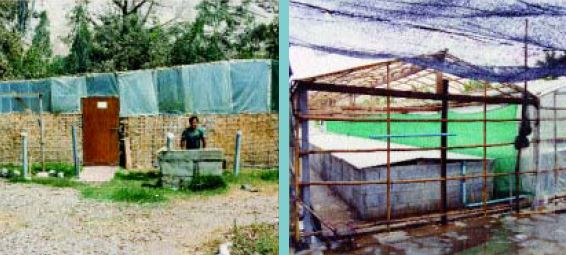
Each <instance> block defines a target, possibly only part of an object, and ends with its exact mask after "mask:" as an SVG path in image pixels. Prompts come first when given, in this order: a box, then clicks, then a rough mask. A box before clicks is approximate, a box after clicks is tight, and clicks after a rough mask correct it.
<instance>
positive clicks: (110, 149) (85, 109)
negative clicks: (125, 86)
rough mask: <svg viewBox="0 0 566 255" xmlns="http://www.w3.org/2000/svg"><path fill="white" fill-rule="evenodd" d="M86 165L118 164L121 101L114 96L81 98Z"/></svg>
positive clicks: (84, 159)
mask: <svg viewBox="0 0 566 255" xmlns="http://www.w3.org/2000/svg"><path fill="white" fill-rule="evenodd" d="M81 105H82V113H83V161H84V163H83V164H84V165H85V166H101V165H105V166H116V165H118V164H119V162H120V141H119V139H120V137H119V134H118V131H119V129H118V128H119V126H120V120H119V114H120V102H119V101H118V98H112V97H90V98H83V99H82V100H81Z"/></svg>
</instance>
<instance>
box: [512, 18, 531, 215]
mask: <svg viewBox="0 0 566 255" xmlns="http://www.w3.org/2000/svg"><path fill="white" fill-rule="evenodd" d="M528 32H529V20H528V19H527V20H525V77H524V78H525V81H524V82H525V86H524V90H523V104H522V105H521V120H522V121H530V120H525V119H526V118H527V112H528V108H529V105H528V104H527V103H526V102H527V99H528V85H529V84H528V82H527V76H526V73H527V71H528V69H529V63H528V44H527V38H528ZM521 125H524V124H523V122H522V123H521ZM529 125H530V122H529ZM521 154H522V148H519V149H518V151H517V159H516V163H515V212H517V213H519V212H520V211H521V203H520V199H521V198H520V195H521Z"/></svg>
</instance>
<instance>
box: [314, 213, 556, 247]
mask: <svg viewBox="0 0 566 255" xmlns="http://www.w3.org/2000/svg"><path fill="white" fill-rule="evenodd" d="M565 251H566V215H564V214H548V215H534V216H531V217H525V218H519V219H517V218H515V217H511V216H507V217H502V218H497V219H496V218H493V217H487V218H477V219H470V220H467V221H464V222H457V223H452V224H449V225H447V226H436V225H430V226H424V227H420V228H415V229H410V230H406V231H401V232H399V231H398V232H395V233H391V234H387V233H381V234H372V235H364V236H360V237H356V238H353V239H351V240H346V241H344V240H342V241H340V242H336V243H333V244H331V246H330V247H326V249H324V251H323V252H321V251H320V250H318V252H317V253H316V254H328V255H337V254H354V255H358V254H376V255H381V254H383V255H389V254H427V255H428V254H461V255H475V254H563V253H564V252H565ZM307 254H308V253H307ZM313 254H314V253H313Z"/></svg>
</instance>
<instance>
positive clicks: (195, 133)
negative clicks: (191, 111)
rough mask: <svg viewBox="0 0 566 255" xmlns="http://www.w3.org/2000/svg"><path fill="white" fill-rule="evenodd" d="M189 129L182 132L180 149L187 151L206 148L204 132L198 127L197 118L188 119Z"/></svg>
mask: <svg viewBox="0 0 566 255" xmlns="http://www.w3.org/2000/svg"><path fill="white" fill-rule="evenodd" d="M189 124H190V125H189V127H188V128H186V129H185V130H184V131H183V134H182V135H181V148H184V149H187V150H195V149H200V148H201V142H202V148H205V147H206V140H205V135H204V130H203V129H202V128H199V127H198V124H199V120H198V117H197V116H192V117H191V118H189Z"/></svg>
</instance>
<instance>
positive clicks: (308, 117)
mask: <svg viewBox="0 0 566 255" xmlns="http://www.w3.org/2000/svg"><path fill="white" fill-rule="evenodd" d="M298 117H299V118H300V119H301V120H314V121H347V122H387V121H388V120H387V118H375V117H365V118H364V117H338V116H324V115H319V114H309V115H299V116H298ZM389 121H390V122H417V123H418V122H484V119H440V118H438V119H400V118H391V119H389ZM485 121H486V122H520V121H523V120H521V119H517V118H510V119H486V120H485ZM525 121H530V122H538V121H566V118H558V119H554V118H541V119H525Z"/></svg>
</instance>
